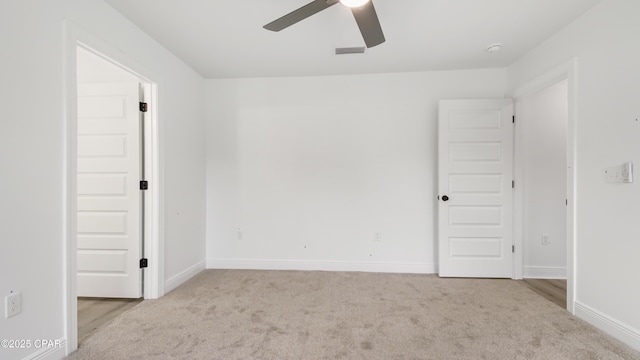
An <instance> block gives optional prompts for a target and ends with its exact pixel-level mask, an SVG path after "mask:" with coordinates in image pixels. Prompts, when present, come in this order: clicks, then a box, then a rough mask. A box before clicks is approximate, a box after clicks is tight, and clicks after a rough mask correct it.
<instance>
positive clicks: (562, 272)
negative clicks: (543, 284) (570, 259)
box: [522, 266, 567, 279]
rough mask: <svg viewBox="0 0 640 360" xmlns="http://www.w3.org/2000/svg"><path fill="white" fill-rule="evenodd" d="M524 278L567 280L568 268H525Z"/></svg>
mask: <svg viewBox="0 0 640 360" xmlns="http://www.w3.org/2000/svg"><path fill="white" fill-rule="evenodd" d="M522 277H523V278H525V279H566V278H567V268H566V267H554V266H525V267H524V268H523V274H522Z"/></svg>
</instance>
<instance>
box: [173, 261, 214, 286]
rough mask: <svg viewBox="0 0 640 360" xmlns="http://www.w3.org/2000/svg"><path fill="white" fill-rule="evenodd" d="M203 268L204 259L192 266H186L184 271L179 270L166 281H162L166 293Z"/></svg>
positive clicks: (204, 264)
mask: <svg viewBox="0 0 640 360" xmlns="http://www.w3.org/2000/svg"><path fill="white" fill-rule="evenodd" d="M205 268H206V262H205V261H204V260H202V261H200V262H198V263H197V264H194V265H193V266H190V267H188V268H187V269H185V270H184V271H181V272H179V273H178V274H176V275H174V276H172V277H171V278H169V279H167V281H165V282H164V290H165V291H166V293H169V292H170V291H171V290H173V289H175V288H177V287H178V286H180V285H182V284H184V283H185V282H186V281H187V280H189V279H191V278H192V277H194V276H196V275H198V273H200V272H201V271H202V270H204V269H205Z"/></svg>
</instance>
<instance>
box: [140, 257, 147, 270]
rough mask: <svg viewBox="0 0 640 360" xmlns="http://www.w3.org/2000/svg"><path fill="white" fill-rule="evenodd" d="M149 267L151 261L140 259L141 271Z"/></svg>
mask: <svg viewBox="0 0 640 360" xmlns="http://www.w3.org/2000/svg"><path fill="white" fill-rule="evenodd" d="M148 265H149V261H148V260H147V259H146V258H142V259H140V269H144V268H146V267H147V266H148Z"/></svg>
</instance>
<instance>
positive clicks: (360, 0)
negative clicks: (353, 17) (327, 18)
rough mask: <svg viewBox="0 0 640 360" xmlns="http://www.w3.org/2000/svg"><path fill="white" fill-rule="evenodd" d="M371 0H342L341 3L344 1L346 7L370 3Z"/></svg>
mask: <svg viewBox="0 0 640 360" xmlns="http://www.w3.org/2000/svg"><path fill="white" fill-rule="evenodd" d="M369 1H370V0H340V3H342V5H344V6H346V7H350V8H355V7H360V6H362V5H364V4H366V3H368V2H369Z"/></svg>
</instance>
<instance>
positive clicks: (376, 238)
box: [373, 232, 382, 241]
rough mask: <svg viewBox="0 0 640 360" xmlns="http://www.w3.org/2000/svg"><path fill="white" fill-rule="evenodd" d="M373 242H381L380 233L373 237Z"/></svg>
mask: <svg viewBox="0 0 640 360" xmlns="http://www.w3.org/2000/svg"><path fill="white" fill-rule="evenodd" d="M373 241H382V233H380V232H377V233H375V235H374V237H373Z"/></svg>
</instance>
